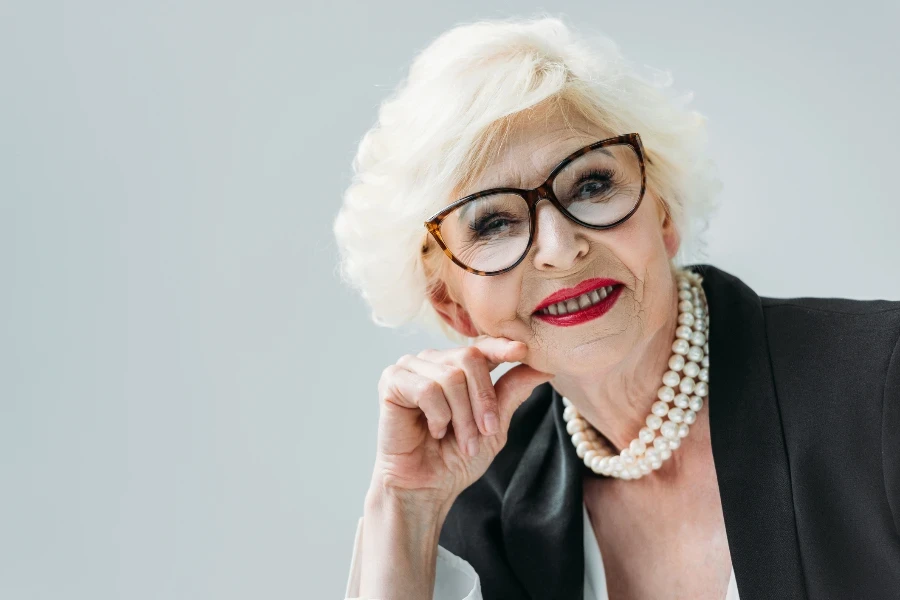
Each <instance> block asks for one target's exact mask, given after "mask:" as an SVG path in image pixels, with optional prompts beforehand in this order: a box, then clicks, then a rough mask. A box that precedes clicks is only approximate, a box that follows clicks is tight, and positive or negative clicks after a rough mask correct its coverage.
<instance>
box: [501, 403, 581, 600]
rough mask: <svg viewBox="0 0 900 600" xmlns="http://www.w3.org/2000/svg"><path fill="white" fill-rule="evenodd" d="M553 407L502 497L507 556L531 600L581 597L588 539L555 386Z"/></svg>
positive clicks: (577, 471)
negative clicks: (584, 535)
mask: <svg viewBox="0 0 900 600" xmlns="http://www.w3.org/2000/svg"><path fill="white" fill-rule="evenodd" d="M551 393H552V394H553V400H552V402H551V403H550V411H549V412H548V414H547V415H546V417H545V418H544V421H543V422H542V423H541V425H540V427H539V428H538V429H537V431H536V432H535V434H534V437H533V438H532V440H531V442H530V444H529V446H528V448H527V449H526V450H525V453H524V454H523V455H522V459H521V461H520V463H519V465H518V467H517V468H516V471H515V473H514V474H513V476H512V479H511V480H510V484H509V487H508V488H507V490H506V493H505V495H504V497H503V507H502V509H501V522H502V529H503V540H504V544H505V546H506V552H507V556H508V557H509V561H510V564H511V565H512V569H513V571H514V572H515V573H516V576H517V577H518V578H519V580H520V581H521V582H522V583H523V584H524V586H525V588H526V589H527V590H528V594H529V596H531V597H532V598H540V599H543V598H555V599H559V600H582V599H583V596H584V590H583V586H584V540H583V529H582V527H583V524H582V521H581V519H582V509H581V507H582V485H581V470H582V469H583V468H584V466H583V465H582V463H581V461H579V460H578V456H577V455H576V454H575V452H574V449H573V448H571V447H567V446H566V444H567V443H568V444H570V445H571V442H570V441H569V436H568V434H567V433H566V429H565V423H564V422H563V419H562V410H563V405H562V399H561V398H560V396H559V394H558V393H556V391H555V390H552V391H551Z"/></svg>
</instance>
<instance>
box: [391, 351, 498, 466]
mask: <svg viewBox="0 0 900 600" xmlns="http://www.w3.org/2000/svg"><path fill="white" fill-rule="evenodd" d="M476 352H477V351H476ZM448 358H449V357H448V356H445V360H446V359H448ZM481 360H482V362H483V361H484V358H483V357H482V358H481ZM397 364H399V365H401V366H403V367H404V368H406V369H408V370H410V371H413V372H415V373H419V374H420V375H422V376H425V377H428V378H430V379H433V380H434V381H437V382H438V383H439V384H440V386H441V389H442V390H443V393H444V397H445V398H446V399H447V402H448V403H449V405H450V413H451V414H450V419H451V421H452V423H453V433H454V435H455V436H456V443H457V445H458V446H459V448H460V450H461V451H463V452H466V453H467V454H468V455H469V456H476V455H477V454H478V451H479V445H480V444H479V441H478V434H479V432H478V426H477V425H476V424H475V416H474V413H473V411H472V400H471V398H470V396H469V386H468V382H467V374H466V372H465V370H463V369H462V368H461V367H459V366H457V365H454V364H446V363H435V362H431V361H427V360H424V359H421V358H419V357H417V356H409V355H407V356H404V357H402V358H401V359H400V361H398V363H397ZM484 368H485V367H484V365H483V364H482V369H484ZM492 387H493V386H492Z"/></svg>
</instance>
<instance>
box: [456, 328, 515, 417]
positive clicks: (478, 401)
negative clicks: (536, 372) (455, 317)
mask: <svg viewBox="0 0 900 600" xmlns="http://www.w3.org/2000/svg"><path fill="white" fill-rule="evenodd" d="M517 343H518V342H517ZM457 357H458V358H457V360H458V361H459V363H458V364H459V366H460V367H462V369H463V371H465V373H466V383H467V385H468V392H469V400H470V402H471V404H472V413H473V415H474V418H475V423H477V424H478V428H479V430H480V431H481V433H482V434H484V435H494V434H496V433H498V432H499V431H500V416H499V414H500V413H499V408H498V405H497V393H496V391H494V382H493V381H491V369H492V368H493V367H492V366H491V364H490V363H489V361H488V360H487V358H486V357H485V355H484V353H483V352H482V351H481V350H479V349H478V348H477V347H475V346H466V347H464V348H460V349H459V350H458V351H457Z"/></svg>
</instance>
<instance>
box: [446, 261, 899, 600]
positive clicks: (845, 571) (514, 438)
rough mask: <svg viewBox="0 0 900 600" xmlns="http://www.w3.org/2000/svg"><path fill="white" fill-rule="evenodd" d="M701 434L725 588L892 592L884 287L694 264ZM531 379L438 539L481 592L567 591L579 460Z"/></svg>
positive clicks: (892, 428) (895, 438) (578, 585)
mask: <svg viewBox="0 0 900 600" xmlns="http://www.w3.org/2000/svg"><path fill="white" fill-rule="evenodd" d="M688 268H690V269H691V270H694V271H696V272H698V273H700V274H701V275H702V276H703V277H704V281H703V288H704V290H705V292H706V295H707V299H708V302H709V310H710V320H711V322H710V331H709V347H710V357H711V362H712V364H711V365H710V367H711V368H710V381H709V387H710V396H709V402H708V404H707V406H706V407H705V409H706V410H709V419H710V435H711V443H712V451H713V460H714V463H715V468H716V476H717V479H718V483H719V490H720V493H721V498H722V507H723V513H724V516H725V528H726V532H727V535H728V544H729V548H730V552H731V559H732V564H733V566H734V572H735V579H736V581H737V587H738V593H739V595H740V597H741V600H758V599H764V598H765V599H769V598H773V599H779V600H788V599H793V598H813V599H832V598H833V599H836V600H837V599H840V600H847V599H852V598H864V599H866V600H882V599H884V600H888V599H891V600H898V599H900V301H887V300H864V301H863V300H850V299H844V298H766V297H760V296H758V295H757V294H756V293H755V292H754V291H753V290H752V289H750V288H749V287H748V286H747V285H746V284H744V282H742V281H741V280H740V279H738V278H737V277H735V276H734V275H731V274H729V273H727V272H725V271H723V270H721V269H719V268H717V267H714V266H712V265H708V264H698V265H690V266H689V267H688ZM562 409H563V406H562V399H561V398H560V396H559V394H558V393H556V391H555V390H553V388H552V387H551V386H550V384H543V385H541V386H538V387H537V388H535V390H534V392H533V393H532V395H531V397H530V398H529V399H528V400H526V401H525V403H524V404H523V405H522V406H521V407H520V408H519V409H518V410H517V411H516V414H515V415H514V416H513V422H512V424H511V426H510V433H509V439H508V443H507V445H506V447H504V449H503V450H502V451H501V452H500V454H499V455H498V456H497V458H496V459H495V461H494V463H493V464H492V465H491V467H490V468H489V469H488V471H487V472H486V473H485V474H484V476H483V477H482V478H481V479H479V480H478V481H476V482H475V483H474V484H472V485H471V486H469V488H467V489H466V490H465V491H464V492H463V493H462V494H461V495H460V496H459V498H457V500H456V502H455V503H454V505H453V507H452V508H451V510H450V513H449V515H448V517H447V520H446V522H445V524H444V527H443V529H442V531H441V537H440V543H441V545H442V546H444V547H446V548H447V549H448V550H450V551H451V552H453V553H454V554H457V555H458V556H461V557H462V558H464V559H466V560H467V561H468V562H469V563H471V564H472V566H473V567H474V568H475V570H476V571H477V572H478V574H479V576H480V578H481V583H482V589H483V592H484V597H485V599H486V600H494V599H504V600H507V599H510V600H514V599H519V598H521V599H526V598H534V599H541V600H543V599H545V598H558V599H561V600H582V598H583V595H584V590H583V581H584V550H583V537H582V536H583V533H582V532H583V523H582V511H581V503H582V486H581V476H582V473H583V471H584V469H586V467H584V465H583V464H582V463H581V461H580V460H579V459H578V457H577V456H576V454H575V450H574V448H573V447H572V445H571V442H570V441H569V436H568V434H567V433H566V431H565V424H564V422H563V420H562Z"/></svg>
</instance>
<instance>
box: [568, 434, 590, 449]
mask: <svg viewBox="0 0 900 600" xmlns="http://www.w3.org/2000/svg"><path fill="white" fill-rule="evenodd" d="M587 439H588V436H587V431H576V432H575V433H573V434H572V443H573V444H574V445H575V446H578V444H580V443H581V442H585V441H587Z"/></svg>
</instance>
